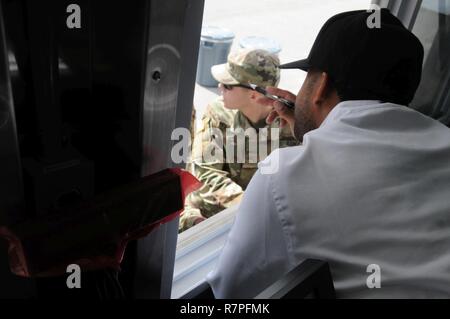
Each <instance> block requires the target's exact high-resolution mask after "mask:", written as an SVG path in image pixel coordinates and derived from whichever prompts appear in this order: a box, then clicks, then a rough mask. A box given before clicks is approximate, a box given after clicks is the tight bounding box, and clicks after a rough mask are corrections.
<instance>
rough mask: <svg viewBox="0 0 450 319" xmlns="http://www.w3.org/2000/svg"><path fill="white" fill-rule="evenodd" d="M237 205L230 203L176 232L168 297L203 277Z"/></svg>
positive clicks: (216, 255) (222, 241) (214, 261)
mask: <svg viewBox="0 0 450 319" xmlns="http://www.w3.org/2000/svg"><path fill="white" fill-rule="evenodd" d="M237 207H238V206H233V207H230V208H228V209H226V210H224V211H222V212H220V213H219V214H217V215H215V216H213V217H211V218H209V219H207V220H205V221H204V222H202V223H200V224H198V225H197V226H195V227H192V228H191V229H188V230H187V231H185V232H183V233H181V234H180V235H179V236H178V243H177V251H176V256H175V269H174V274H173V284H172V299H178V298H180V297H181V296H183V295H184V294H186V293H187V292H189V291H191V290H192V289H194V288H195V287H197V286H198V285H200V284H201V283H203V282H204V281H205V277H206V275H207V274H208V273H209V272H210V271H211V270H213V268H214V266H215V265H216V262H217V258H218V257H219V254H220V251H221V250H222V248H223V246H224V244H225V241H226V240H227V237H228V232H229V231H230V228H231V225H232V224H233V221H234V216H235V215H236V211H237Z"/></svg>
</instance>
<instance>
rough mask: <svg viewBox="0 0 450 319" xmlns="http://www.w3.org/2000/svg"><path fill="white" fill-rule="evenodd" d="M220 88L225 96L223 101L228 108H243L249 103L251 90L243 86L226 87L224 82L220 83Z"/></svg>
mask: <svg viewBox="0 0 450 319" xmlns="http://www.w3.org/2000/svg"><path fill="white" fill-rule="evenodd" d="M219 89H220V91H221V93H222V96H223V102H224V105H225V107H226V108H227V109H230V110H241V109H242V108H244V107H245V106H246V105H248V103H249V100H250V96H251V91H250V90H248V89H246V88H242V87H236V86H235V87H232V88H231V90H230V89H226V88H225V87H224V86H223V85H222V84H220V85H219Z"/></svg>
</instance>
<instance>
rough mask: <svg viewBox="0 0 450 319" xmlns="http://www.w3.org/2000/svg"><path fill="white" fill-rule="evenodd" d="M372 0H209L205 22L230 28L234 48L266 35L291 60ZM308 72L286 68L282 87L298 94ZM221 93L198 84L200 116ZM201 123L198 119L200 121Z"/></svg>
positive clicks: (305, 53) (196, 102)
mask: <svg viewBox="0 0 450 319" xmlns="http://www.w3.org/2000/svg"><path fill="white" fill-rule="evenodd" d="M370 2H371V1H370V0H226V1H220V0H205V10H204V18H203V25H210V26H218V27H224V28H228V29H230V30H231V31H233V33H234V34H235V36H236V38H235V41H234V43H233V46H232V49H233V48H236V47H238V43H239V41H240V39H242V38H243V37H246V36H264V37H269V38H272V39H274V40H276V41H278V42H279V43H280V45H281V47H282V51H281V53H280V60H281V62H282V63H285V62H291V61H295V60H299V59H302V58H304V57H307V56H308V53H309V50H310V48H311V46H312V44H313V42H314V39H315V37H316V35H317V33H318V32H319V30H320V28H321V27H322V25H323V24H324V22H325V21H326V20H327V19H328V18H329V17H331V16H333V15H334V14H336V13H339V12H342V11H349V10H357V9H367V8H368V7H369V5H370ZM304 76H305V74H304V72H301V71H299V70H284V71H282V74H281V83H280V87H282V88H284V89H287V90H290V91H292V92H294V93H297V92H298V90H299V88H300V87H301V85H302V83H303V80H304ZM217 95H218V92H217V89H215V88H204V87H202V86H200V85H196V90H195V97H194V105H195V107H196V109H197V114H198V116H197V119H200V118H201V115H202V114H203V110H204V108H205V107H206V105H207V104H208V102H209V101H211V100H212V99H214V97H216V96H217ZM197 123H198V122H197Z"/></svg>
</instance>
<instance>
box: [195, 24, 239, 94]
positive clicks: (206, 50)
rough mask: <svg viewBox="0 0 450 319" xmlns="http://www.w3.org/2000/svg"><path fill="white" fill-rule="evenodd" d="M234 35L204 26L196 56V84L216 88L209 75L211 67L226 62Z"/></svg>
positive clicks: (222, 29) (223, 30) (221, 29)
mask: <svg viewBox="0 0 450 319" xmlns="http://www.w3.org/2000/svg"><path fill="white" fill-rule="evenodd" d="M233 40H234V34H233V32H231V31H230V30H228V29H225V28H220V27H213V26H204V27H203V28H202V33H201V39H200V49H199V54H198V66H197V83H198V84H200V85H203V86H207V87H213V86H217V85H218V83H217V81H216V80H215V79H214V78H213V77H212V75H211V67H212V66H214V65H217V64H223V63H226V62H227V58H228V54H229V53H230V49H231V45H232V44H233Z"/></svg>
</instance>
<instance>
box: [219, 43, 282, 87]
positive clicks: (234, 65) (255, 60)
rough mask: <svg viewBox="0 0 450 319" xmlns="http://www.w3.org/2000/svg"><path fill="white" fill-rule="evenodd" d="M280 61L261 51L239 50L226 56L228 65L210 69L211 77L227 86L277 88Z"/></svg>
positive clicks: (274, 56)
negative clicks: (242, 85) (244, 85)
mask: <svg viewBox="0 0 450 319" xmlns="http://www.w3.org/2000/svg"><path fill="white" fill-rule="evenodd" d="M279 66H280V60H279V59H278V57H277V56H276V55H274V54H272V53H270V52H267V51H265V50H261V49H257V50H255V49H241V50H238V51H236V52H232V53H231V54H230V55H229V56H228V63H226V64H220V65H215V66H213V67H212V68H211V73H212V75H213V77H214V78H215V79H216V80H217V81H218V82H220V83H223V84H228V85H238V84H248V83H251V84H256V85H258V86H263V87H266V86H277V85H278V83H279V81H280V69H279Z"/></svg>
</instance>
